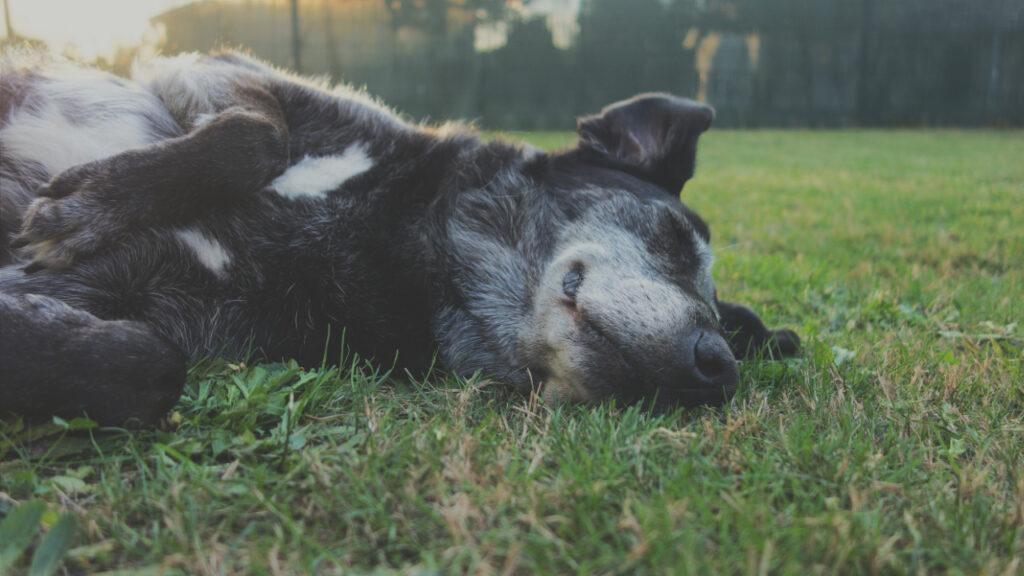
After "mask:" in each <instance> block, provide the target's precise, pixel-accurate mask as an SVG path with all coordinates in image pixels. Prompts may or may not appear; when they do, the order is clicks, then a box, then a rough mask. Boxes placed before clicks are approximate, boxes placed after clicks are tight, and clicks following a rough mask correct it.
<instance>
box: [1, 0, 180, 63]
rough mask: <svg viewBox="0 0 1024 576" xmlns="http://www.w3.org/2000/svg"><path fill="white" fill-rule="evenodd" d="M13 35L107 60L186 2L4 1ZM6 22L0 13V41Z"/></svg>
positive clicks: (139, 40)
mask: <svg viewBox="0 0 1024 576" xmlns="http://www.w3.org/2000/svg"><path fill="white" fill-rule="evenodd" d="M7 2H8V4H9V7H10V11H11V23H12V24H13V26H14V33H15V34H17V35H19V36H26V37H29V38H38V39H40V40H44V41H45V42H46V43H47V44H48V45H49V46H50V47H51V48H53V49H55V50H57V51H64V50H65V49H67V48H69V47H73V49H74V52H75V53H76V54H78V55H81V56H83V57H86V58H94V57H96V56H109V55H111V54H113V52H114V50H115V49H116V48H117V47H118V46H127V45H132V44H138V43H140V42H141V41H142V40H143V39H144V38H145V35H146V33H147V31H148V30H149V19H150V18H151V17H153V16H155V15H157V14H159V13H161V12H163V11H165V10H168V9H170V8H173V7H175V6H179V5H181V4H185V3H187V0H7ZM6 35H7V22H6V21H5V18H4V15H3V11H2V10H0V37H4V36H6Z"/></svg>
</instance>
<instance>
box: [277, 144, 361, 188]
mask: <svg viewBox="0 0 1024 576" xmlns="http://www.w3.org/2000/svg"><path fill="white" fill-rule="evenodd" d="M370 168H373V160H371V159H370V157H369V156H368V155H367V154H366V148H365V146H363V145H362V144H353V145H352V146H349V147H348V148H347V149H346V150H345V153H344V154H342V155H340V156H319V157H317V156H306V157H305V158H303V159H302V160H300V161H299V162H298V163H297V164H295V165H294V166H292V167H291V168H289V169H288V170H286V171H285V173H284V174H282V175H280V176H278V178H277V179H276V180H274V181H273V182H271V183H270V188H271V189H273V190H274V191H276V192H277V193H278V194H280V195H282V196H285V197H286V198H301V197H304V196H307V197H308V196H323V195H324V194H326V193H328V192H330V191H332V190H337V189H338V187H339V186H341V185H342V184H344V183H345V182H346V181H347V180H349V179H351V178H355V177H356V176H358V175H360V174H362V173H363V172H366V171H367V170H369V169H370Z"/></svg>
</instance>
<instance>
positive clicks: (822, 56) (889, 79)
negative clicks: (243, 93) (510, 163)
mask: <svg viewBox="0 0 1024 576" xmlns="http://www.w3.org/2000/svg"><path fill="white" fill-rule="evenodd" d="M297 8H298V10H297V14H298V20H297V30H298V38H297V42H296V41H295V40H296V38H295V36H294V34H293V22H294V21H293V18H292V17H293V11H292V9H293V5H292V3H291V2H288V1H280V0H279V1H256V0H250V1H226V2H213V1H209V2H200V3H196V4H190V5H186V6H184V7H182V8H179V9H176V10H173V11H170V12H167V13H164V14H162V15H160V16H159V17H157V18H156V19H155V22H157V23H159V24H160V25H162V26H163V27H164V28H165V30H166V45H165V46H164V51H165V52H169V53H173V52H177V51H184V50H208V49H210V48H212V47H215V46H218V45H225V44H227V45H233V46H243V47H246V48H248V49H251V50H252V51H253V52H254V53H255V54H256V55H258V56H261V57H263V58H266V59H268V60H271V61H273V62H275V63H277V64H280V65H282V66H288V67H292V68H295V67H298V68H299V69H300V70H301V71H302V72H304V73H313V74H327V75H330V76H331V77H332V78H334V79H338V80H344V81H346V82H349V83H351V84H355V85H357V86H366V87H367V89H368V90H369V91H370V92H371V93H373V94H376V95H379V96H380V97H381V98H383V99H384V100H385V101H386V102H388V103H389V104H391V105H393V106H394V107H396V108H398V109H399V110H402V111H404V112H406V113H408V114H410V115H411V116H413V117H416V118H453V117H460V118H468V119H475V120H477V121H478V122H479V124H480V125H482V126H485V127H494V128H516V129H566V128H569V127H571V126H573V125H574V118H575V117H577V116H579V115H582V114H586V113H591V112H594V111H596V110H599V109H600V108H601V107H602V106H604V105H605V104H608V103H610V102H613V101H615V100H618V99H621V98H625V97H628V96H630V95H632V94H635V93H637V92H642V91H650V90H662V91H668V92H672V93H676V94H681V95H686V96H691V97H695V98H699V99H702V100H706V101H708V102H710V103H712V104H713V105H715V107H716V108H717V109H718V112H719V114H718V120H717V124H718V125H719V126H723V125H725V126H847V125H869V126H874V125H885V126H900V125H913V126H917V125H929V126H951V125H955V126H966V125H970V126H990V125H995V126H1008V125H1013V126H1020V125H1024V0H732V1H724V0H535V1H533V2H523V3H520V2H516V1H513V0H299V1H298V2H297Z"/></svg>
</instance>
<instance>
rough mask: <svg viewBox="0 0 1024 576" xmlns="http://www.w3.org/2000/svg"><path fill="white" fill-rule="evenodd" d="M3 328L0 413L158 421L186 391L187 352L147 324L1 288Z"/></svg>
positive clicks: (0, 339) (117, 421)
mask: <svg viewBox="0 0 1024 576" xmlns="http://www.w3.org/2000/svg"><path fill="white" fill-rule="evenodd" d="M0 328H2V329H0V415H6V413H15V414H20V415H22V416H26V417H29V418H48V417H50V416H63V417H67V418H72V417H76V416H81V415H83V414H84V415H87V416H88V417H89V418H91V419H93V420H95V421H97V422H99V423H101V424H108V425H120V424H124V423H125V422H127V421H129V420H133V419H134V420H137V421H139V422H140V423H143V424H153V423H155V422H156V421H157V420H158V419H159V418H160V417H161V416H163V415H164V414H166V413H167V411H168V410H169V409H170V408H171V406H173V405H174V403H175V401H177V399H178V397H179V395H180V394H181V389H182V385H183V384H184V381H185V356H184V354H183V353H182V352H181V351H180V350H179V349H178V348H177V347H176V346H175V345H174V344H172V343H171V342H169V341H168V340H166V339H165V338H163V337H161V336H160V335H158V334H157V333H156V332H155V331H154V330H153V329H152V328H150V327H149V326H148V325H146V324H143V323H141V322H133V321H125V320H101V319H99V318H97V317H95V316H93V315H92V314H89V313H87V312H83V311H81V310H77V309H75V308H72V307H70V306H68V305H67V304H64V303H62V302H60V301H58V300H55V299H53V298H50V297H47V296H38V295H33V294H27V295H12V294H3V293H0Z"/></svg>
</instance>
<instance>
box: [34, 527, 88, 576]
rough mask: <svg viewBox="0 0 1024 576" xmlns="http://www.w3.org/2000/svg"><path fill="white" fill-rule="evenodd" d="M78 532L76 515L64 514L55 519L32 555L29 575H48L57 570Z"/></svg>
mask: <svg viewBox="0 0 1024 576" xmlns="http://www.w3.org/2000/svg"><path fill="white" fill-rule="evenodd" d="M76 532H78V517H77V516H73V515H71V514H65V515H64V516H61V517H60V520H57V523H56V524H54V525H53V528H51V529H50V531H49V532H48V533H47V534H46V536H45V537H44V538H43V541H42V542H41V543H40V544H39V548H36V553H35V554H33V555H32V567H31V568H30V569H29V576H50V574H53V573H54V572H56V571H57V568H58V567H59V566H60V562H61V559H62V558H64V554H66V553H67V551H68V550H69V549H70V548H71V541H72V540H74V538H75V533H76Z"/></svg>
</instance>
